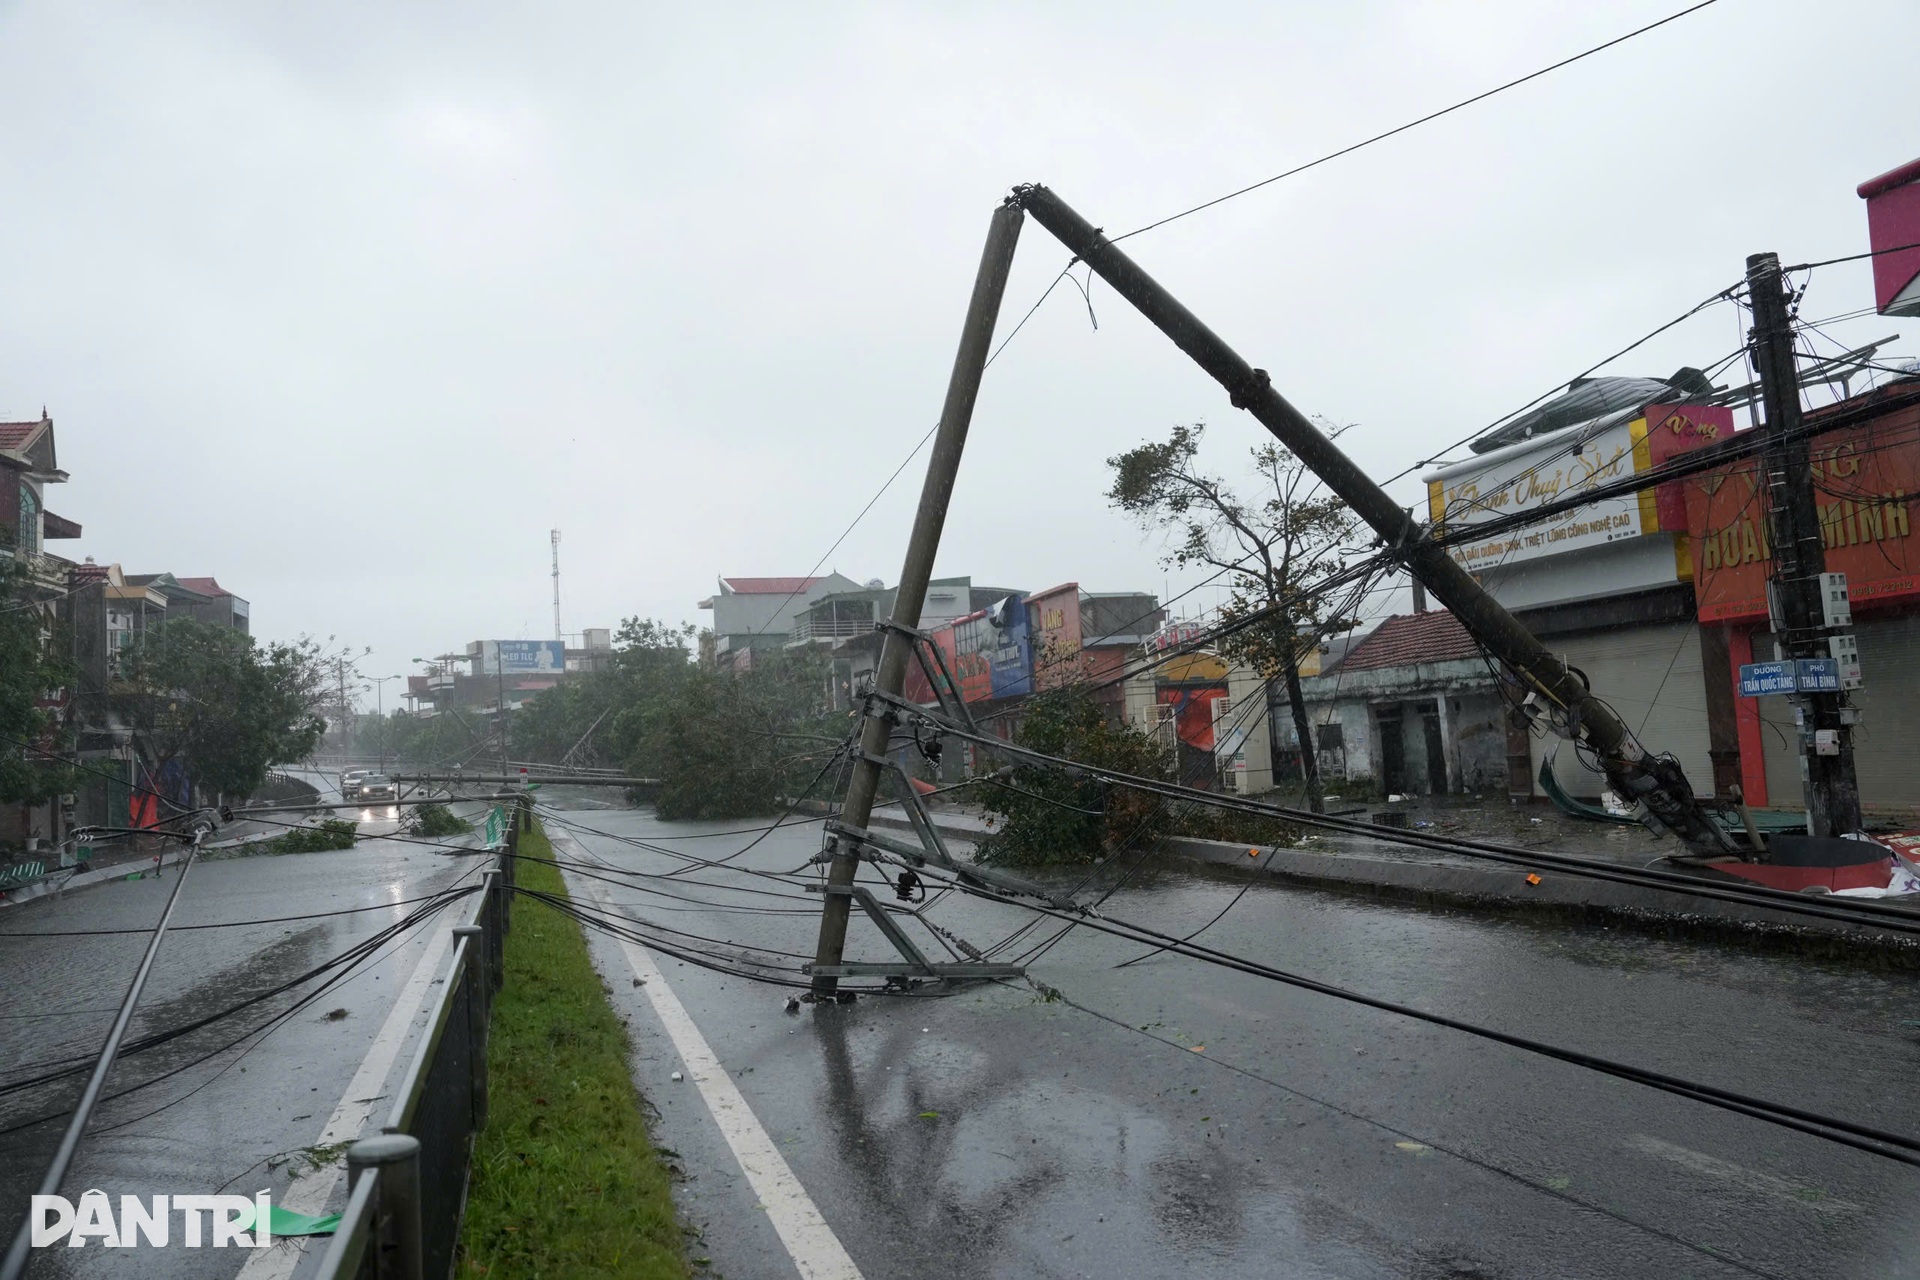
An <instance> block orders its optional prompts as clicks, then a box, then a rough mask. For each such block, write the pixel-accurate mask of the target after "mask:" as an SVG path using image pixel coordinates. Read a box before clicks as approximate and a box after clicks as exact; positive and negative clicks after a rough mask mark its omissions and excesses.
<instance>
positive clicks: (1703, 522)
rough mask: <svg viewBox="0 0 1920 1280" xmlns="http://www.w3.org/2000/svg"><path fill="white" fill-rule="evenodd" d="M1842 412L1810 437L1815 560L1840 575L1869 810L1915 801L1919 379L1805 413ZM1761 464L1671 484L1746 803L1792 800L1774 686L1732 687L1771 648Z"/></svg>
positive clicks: (1793, 737)
mask: <svg viewBox="0 0 1920 1280" xmlns="http://www.w3.org/2000/svg"><path fill="white" fill-rule="evenodd" d="M1827 421H1842V422H1849V423H1850V425H1847V426H1844V427H1840V428H1839V429H1836V430H1832V431H1829V432H1826V433H1823V434H1820V435H1817V436H1815V437H1814V438H1813V440H1812V442H1811V455H1812V468H1811V475H1810V477H1809V478H1810V481H1811V483H1812V485H1813V488H1814V494H1815V507H1816V509H1817V510H1818V512H1819V516H1820V536H1821V542H1822V544H1823V546H1824V548H1825V552H1826V566H1827V570H1828V572H1832V573H1844V574H1845V575H1846V577H1847V589H1848V595H1849V596H1850V597H1851V604H1852V611H1853V619H1854V621H1853V630H1854V635H1855V637H1856V639H1857V641H1858V644H1859V660H1860V671H1861V677H1862V684H1861V686H1860V687H1859V688H1857V689H1854V690H1852V691H1851V694H1850V701H1851V702H1852V704H1853V705H1854V706H1855V707H1856V708H1857V711H1858V715H1859V723H1858V724H1857V725H1856V726H1855V729H1854V761H1855V767H1856V770H1857V772H1858V776H1859V780H1860V796H1861V801H1862V803H1863V805H1864V806H1866V807H1867V808H1868V809H1870V810H1880V811H1886V810H1896V811H1907V810H1912V809H1914V808H1920V541H1916V535H1915V528H1916V525H1917V524H1920V516H1917V515H1916V513H1915V512H1914V510H1913V507H1914V503H1915V498H1916V496H1917V495H1920V377H1908V378H1900V379H1896V380H1894V381H1892V382H1890V383H1888V384H1887V385H1885V386H1882V387H1880V388H1878V389H1876V390H1873V391H1869V392H1866V393H1863V394H1861V395H1858V396H1852V397H1849V398H1848V399H1846V400H1843V401H1840V402H1839V403H1836V404H1833V405H1830V406H1825V407H1822V408H1821V409H1818V410H1814V411H1812V412H1809V413H1808V414H1806V416H1805V422H1806V424H1807V426H1808V427H1810V428H1816V429H1817V428H1818V427H1819V426H1820V425H1821V424H1822V423H1823V422H1827ZM1763 465H1764V464H1763V463H1762V461H1761V460H1760V459H1757V458H1753V459H1746V460H1743V461H1741V462H1736V463H1732V464H1729V465H1728V466H1725V467H1721V468H1718V469H1716V470H1714V471H1711V472H1708V473H1706V474H1705V475H1702V476H1699V477H1697V478H1694V479H1691V480H1689V481H1686V482H1683V484H1682V485H1680V486H1675V487H1676V488H1683V490H1684V494H1683V500H1684V503H1685V506H1686V509H1687V512H1688V515H1689V519H1690V522H1691V531H1692V537H1693V543H1694V556H1693V566H1694V573H1695V592H1696V595H1697V599H1698V612H1699V626H1700V631H1701V633H1702V635H1704V636H1706V637H1708V638H1709V641H1710V647H1711V648H1713V649H1715V650H1717V651H1723V652H1724V653H1725V655H1726V656H1725V660H1724V665H1723V666H1722V668H1721V670H1720V671H1719V674H1718V678H1717V679H1716V680H1714V681H1713V682H1712V683H1711V684H1710V686H1709V688H1708V694H1709V697H1708V699H1707V709H1708V712H1709V716H1710V718H1711V719H1712V721H1713V727H1714V730H1715V733H1716V737H1717V739H1718V740H1719V741H1721V742H1723V743H1724V744H1725V747H1724V751H1725V754H1726V755H1727V756H1728V757H1729V758H1730V761H1731V764H1732V769H1733V772H1734V775H1735V778H1736V779H1737V780H1738V782H1739V783H1740V785H1741V787H1742V790H1743V792H1744V794H1745V796H1746V798H1747V800H1748V802H1749V803H1750V804H1754V805H1758V806H1771V807H1774V808H1798V807H1800V805H1801V804H1802V802H1803V795H1802V791H1801V775H1800V769H1801V748H1800V730H1799V727H1798V724H1797V722H1796V718H1795V706H1794V704H1793V703H1792V702H1791V701H1790V700H1789V699H1787V698H1785V697H1778V696H1775V697H1757V698H1751V697H1741V696H1740V695H1739V668H1740V666H1741V664H1743V663H1748V662H1756V661H1767V660H1770V659H1772V658H1774V657H1775V656H1776V654H1775V649H1774V637H1773V628H1772V624H1771V623H1770V622H1769V619H1768V608H1767V583H1768V579H1769V578H1770V577H1771V576H1772V574H1773V550H1772V547H1771V546H1770V545H1769V532H1770V531H1769V529H1768V522H1767V519H1766V505H1765V496H1764V489H1763V474H1764V472H1763Z"/></svg>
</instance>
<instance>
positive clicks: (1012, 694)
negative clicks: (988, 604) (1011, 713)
mask: <svg viewBox="0 0 1920 1280" xmlns="http://www.w3.org/2000/svg"><path fill="white" fill-rule="evenodd" d="M987 624H988V625H989V626H990V627H991V628H992V639H991V641H990V642H989V643H988V645H987V648H986V654H987V668H988V670H990V671H991V672H992V673H993V696H994V697H996V698H1020V697H1025V696H1026V695H1027V694H1029V693H1032V692H1033V633H1032V631H1031V630H1029V628H1028V626H1027V599H1026V597H1025V596H1023V595H1020V594H1019V593H1017V592H1016V593H1015V594H1013V595H1010V596H1008V597H1006V598H1005V599H1004V600H1001V601H1000V602H999V603H998V604H996V605H994V606H993V607H992V608H991V609H989V610H987Z"/></svg>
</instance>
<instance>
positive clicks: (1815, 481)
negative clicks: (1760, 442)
mask: <svg viewBox="0 0 1920 1280" xmlns="http://www.w3.org/2000/svg"><path fill="white" fill-rule="evenodd" d="M1818 421H1819V419H1818V418H1817V417H1814V418H1810V419H1809V425H1814V424H1817V423H1818ZM1811 445H1812V447H1811V451H1810V452H1811V462H1812V466H1811V468H1810V472H1811V475H1810V480H1811V482H1812V485H1813V490H1814V506H1815V508H1816V510H1817V511H1818V513H1819V517H1820V540H1821V542H1822V543H1823V544H1824V545H1825V547H1826V568H1827V570H1828V571H1829V572H1832V573H1844V574H1846V575H1847V593H1848V596H1849V597H1850V599H1851V602H1852V604H1853V607H1854V608H1855V609H1856V610H1858V609H1861V608H1871V607H1872V606H1873V605H1876V604H1879V603H1882V602H1884V601H1889V600H1898V599H1902V598H1907V597H1912V596H1916V595H1920V541H1916V540H1915V537H1914V532H1913V531H1914V525H1915V520H1914V515H1913V511H1912V507H1913V503H1914V499H1915V496H1916V495H1920V408H1913V407H1909V408H1907V409H1904V410H1900V411H1897V412H1895V413H1893V414H1889V415H1887V416H1885V417H1882V418H1878V419H1875V420H1872V421H1869V422H1863V423H1861V424H1859V425H1858V426H1854V427H1848V428H1844V429H1842V430H1838V431H1833V432H1830V433H1827V434H1823V435H1818V436H1815V437H1814V438H1813V440H1812V442H1811ZM1681 483H1683V484H1684V485H1685V486H1686V498H1687V522H1688V530H1689V532H1690V534H1691V535H1692V556H1693V571H1694V590H1695V595H1696V596H1697V597H1698V598H1699V602H1700V620H1701V621H1702V622H1733V621H1748V620H1751V621H1765V620H1766V618H1767V580H1768V579H1769V578H1770V577H1771V576H1772V575H1773V548H1772V546H1771V545H1770V544H1771V538H1772V530H1771V529H1769V528H1768V523H1767V509H1766V497H1765V490H1766V481H1765V472H1764V466H1763V463H1762V461H1761V460H1760V459H1759V458H1746V459H1742V460H1741V461H1739V462H1733V463H1728V464H1727V465H1726V466H1724V467H1718V468H1716V469H1714V470H1713V471H1710V472H1707V473H1706V474H1704V475H1701V476H1696V477H1692V478H1690V479H1688V480H1685V481H1682V482H1681Z"/></svg>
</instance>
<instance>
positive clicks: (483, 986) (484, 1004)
mask: <svg viewBox="0 0 1920 1280" xmlns="http://www.w3.org/2000/svg"><path fill="white" fill-rule="evenodd" d="M486 935H487V930H485V929H483V928H481V927H480V926H479V925H477V924H463V925H459V926H457V927H456V928H455V929H454V931H453V936H454V937H455V938H461V939H464V940H465V941H466V944H467V952H466V956H467V960H466V964H467V972H466V974H465V978H466V983H467V1054H468V1065H469V1070H470V1072H471V1074H472V1077H473V1131H474V1132H475V1133H478V1132H479V1131H480V1129H481V1128H482V1127H483V1126H484V1125H485V1124H486V1123H487V1012H488V1009H489V1007H490V1006H491V1005H492V1003H493V1002H492V1001H491V1000H490V999H489V998H488V996H489V993H490V991H491V988H492V976H491V975H490V974H489V973H488V972H487V970H488V969H489V968H490V967H491V966H489V965H488V964H487V961H486V955H487V950H488V948H487V937H486Z"/></svg>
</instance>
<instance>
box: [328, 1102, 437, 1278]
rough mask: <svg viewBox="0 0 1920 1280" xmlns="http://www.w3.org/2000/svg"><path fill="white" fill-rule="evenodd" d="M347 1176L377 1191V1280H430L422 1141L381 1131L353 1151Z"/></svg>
mask: <svg viewBox="0 0 1920 1280" xmlns="http://www.w3.org/2000/svg"><path fill="white" fill-rule="evenodd" d="M347 1174H348V1177H349V1179H350V1180H351V1183H352V1185H354V1186H358V1185H359V1183H360V1180H361V1179H362V1178H366V1177H373V1178H378V1179H379V1181H378V1182H377V1183H376V1184H375V1188H374V1197H373V1204H374V1211H373V1219H374V1221H373V1247H372V1248H373V1273H374V1275H375V1277H377V1280H426V1277H425V1268H426V1256H425V1253H424V1252H423V1250H422V1248H421V1238H420V1139H418V1138H416V1137H414V1136H413V1135H412V1134H408V1133H380V1134H375V1135H374V1136H372V1137H370V1138H362V1139H360V1141H358V1142H356V1143H354V1144H353V1145H352V1146H350V1147H348V1148H347Z"/></svg>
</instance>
